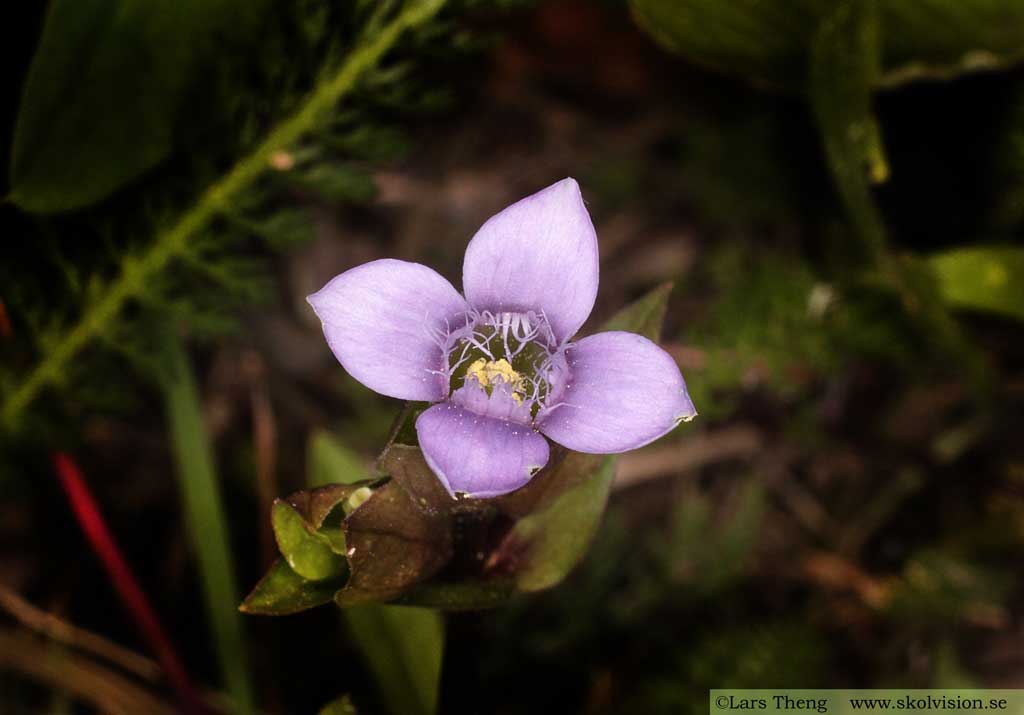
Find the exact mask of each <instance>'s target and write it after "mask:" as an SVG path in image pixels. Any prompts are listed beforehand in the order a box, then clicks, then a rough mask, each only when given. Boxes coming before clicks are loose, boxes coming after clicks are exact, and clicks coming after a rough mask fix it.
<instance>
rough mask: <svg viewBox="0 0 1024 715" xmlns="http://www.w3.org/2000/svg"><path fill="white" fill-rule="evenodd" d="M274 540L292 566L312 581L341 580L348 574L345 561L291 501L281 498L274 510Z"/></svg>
mask: <svg viewBox="0 0 1024 715" xmlns="http://www.w3.org/2000/svg"><path fill="white" fill-rule="evenodd" d="M271 523H272V524H273V526H274V537H275V538H276V539H277V546H278V548H279V549H280V550H281V555H282V556H284V558H285V560H286V561H287V562H288V565H289V566H291V568H292V570H293V571H295V573H297V574H299V575H300V576H302V577H303V578H307V579H309V580H311V581H323V580H325V579H331V578H338V577H340V576H341V575H343V574H344V573H345V559H344V557H342V556H339V555H338V554H336V553H335V552H334V550H333V549H332V548H331V543H330V541H329V540H328V539H327V537H326V536H323V535H321V534H318V533H317V532H316V531H315V530H313V529H312V528H311V527H310V526H309V525H308V524H307V523H306V521H305V520H304V519H303V518H302V517H301V516H300V515H299V512H297V511H296V510H295V509H294V507H292V506H291V504H289V503H288V502H285V501H282V500H280V499H277V500H275V501H274V506H273V509H272V510H271Z"/></svg>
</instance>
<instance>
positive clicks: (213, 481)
mask: <svg viewBox="0 0 1024 715" xmlns="http://www.w3.org/2000/svg"><path fill="white" fill-rule="evenodd" d="M164 358H165V359H166V362H167V367H168V370H167V375H166V376H165V377H164V381H163V390H164V401H165V404H166V409H167V420H168V423H169V426H170V431H171V441H172V446H173V450H174V458H175V462H176V464H177V468H178V485H179V488H180V490H181V500H182V504H183V506H184V509H185V517H186V522H187V526H188V531H189V534H190V537H191V540H192V546H193V548H194V549H195V553H196V556H197V557H198V560H199V571H200V577H201V580H202V584H203V595H204V597H205V600H206V611H207V618H208V619H209V622H210V628H211V630H212V632H213V638H214V645H215V647H216V651H217V657H218V659H219V661H220V669H221V676H222V678H223V679H224V685H225V687H226V689H227V691H228V695H229V696H230V697H231V700H232V702H233V705H234V712H235V713H238V715H249V713H252V712H254V704H255V701H254V697H253V688H252V679H251V677H250V673H249V664H248V657H247V654H246V651H245V645H244V640H243V634H242V620H241V616H240V614H239V613H238V611H237V610H236V604H237V603H238V589H237V588H236V586H235V577H234V563H233V562H232V559H231V551H230V547H229V544H228V530H227V525H226V523H225V521H226V520H225V517H224V508H223V505H222V503H221V498H220V491H219V488H218V484H217V476H216V473H215V471H214V467H213V454H212V451H211V449H210V443H209V441H208V440H207V436H206V428H205V425H204V424H203V415H202V411H201V409H200V404H199V391H198V389H197V388H196V382H195V378H194V376H193V375H192V369H191V366H190V365H189V363H188V357H187V355H186V354H185V350H184V348H183V347H182V345H181V342H180V340H179V339H178V338H177V337H176V336H174V335H170V334H169V335H168V336H167V339H166V340H165V342H164Z"/></svg>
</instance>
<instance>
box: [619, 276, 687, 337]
mask: <svg viewBox="0 0 1024 715" xmlns="http://www.w3.org/2000/svg"><path fill="white" fill-rule="evenodd" d="M671 293H672V284H671V283H662V284H661V285H660V286H658V287H657V288H655V289H654V290H652V291H651V292H649V293H648V294H647V295H645V296H644V297H643V298H640V299H639V300H636V301H634V302H632V303H630V304H629V305H627V306H626V307H625V308H623V309H622V310H620V311H619V312H618V313H616V314H615V315H613V316H612V317H611V318H610V319H609V320H608V322H606V323H605V324H604V325H603V326H601V332H604V331H608V330H626V331H628V332H631V333H639V334H640V335H643V336H644V337H645V338H649V339H650V340H653V341H655V342H657V341H658V339H659V338H660V337H661V324H662V323H663V322H664V321H665V310H666V309H667V308H668V297H669V295H670V294H671Z"/></svg>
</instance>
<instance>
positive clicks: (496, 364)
mask: <svg viewBox="0 0 1024 715" xmlns="http://www.w3.org/2000/svg"><path fill="white" fill-rule="evenodd" d="M470 378H476V379H477V381H478V382H479V383H480V386H481V387H483V388H485V389H486V388H491V390H490V392H491V393H493V391H494V387H495V386H496V384H497V383H498V382H504V383H505V384H506V385H508V386H509V387H510V388H512V399H513V400H515V402H516V404H517V405H521V404H523V398H524V396H525V394H526V378H524V377H523V376H522V375H520V374H519V373H518V372H516V371H515V370H513V369H512V364H511V363H510V362H509V361H508V360H506V359H505V358H501V359H500V360H490V361H489V360H487V358H479V359H477V360H476V362H474V363H473V364H472V365H470V366H469V369H468V370H466V379H467V380H468V379H470Z"/></svg>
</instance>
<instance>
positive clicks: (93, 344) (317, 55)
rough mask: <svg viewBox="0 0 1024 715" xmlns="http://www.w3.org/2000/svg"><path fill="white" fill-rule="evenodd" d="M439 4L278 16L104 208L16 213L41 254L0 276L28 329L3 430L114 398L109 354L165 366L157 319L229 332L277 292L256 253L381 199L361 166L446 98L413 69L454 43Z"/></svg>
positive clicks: (203, 84) (210, 76)
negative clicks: (149, 164) (325, 209)
mask: <svg viewBox="0 0 1024 715" xmlns="http://www.w3.org/2000/svg"><path fill="white" fill-rule="evenodd" d="M443 5H444V0H409V1H408V2H405V3H402V2H396V1H394V0H388V1H386V2H366V1H361V2H356V3H346V4H341V5H338V4H335V3H327V2H322V1H320V0H303V1H302V2H298V3H289V4H287V5H286V6H281V7H275V8H274V9H273V11H272V13H271V15H272V16H271V17H269V18H268V19H267V23H266V25H267V26H266V28H265V29H266V30H267V32H266V37H265V42H264V43H263V46H262V47H261V59H260V60H259V61H251V58H249V59H245V58H240V59H236V60H227V61H224V62H221V63H220V64H218V65H217V66H216V67H213V68H211V70H210V72H209V73H207V75H206V76H204V77H203V78H202V80H201V81H200V82H198V83H197V85H196V86H195V87H194V88H193V89H192V90H191V91H192V95H191V96H190V101H189V103H188V104H189V105H190V106H192V107H194V113H195V115H196V116H195V117H194V118H193V121H190V122H185V123H183V126H184V127H186V129H183V130H182V131H181V134H182V136H180V137H179V142H180V145H181V146H182V147H183V150H182V151H180V152H179V153H178V154H177V155H176V156H175V157H173V158H172V159H170V160H169V161H168V162H166V163H165V164H164V165H162V166H161V167H160V168H159V169H158V170H157V171H155V172H152V173H151V174H150V175H149V176H146V177H143V178H142V179H141V180H139V181H137V182H136V183H135V184H134V185H132V186H129V187H128V188H126V189H123V190H122V191H120V192H119V193H117V194H115V195H114V196H113V197H111V198H110V199H107V200H106V201H104V202H103V203H101V204H98V205H95V206H92V207H90V208H87V209H85V210H83V211H79V212H76V213H73V214H70V215H65V216H57V217H52V218H45V219H28V218H24V217H23V218H22V219H21V222H22V223H23V225H24V228H25V231H26V232H27V233H29V234H30V235H32V237H33V241H32V245H31V246H26V247H25V248H24V249H23V254H24V255H22V256H19V257H18V260H16V261H14V262H5V266H4V268H2V269H0V272H2V273H3V279H4V280H3V285H4V295H3V298H4V302H5V306H6V308H7V310H8V312H9V313H10V314H11V316H12V319H13V323H14V326H15V335H16V336H17V340H16V342H15V345H14V348H15V349H14V350H12V351H11V353H10V355H11V359H10V360H9V361H8V362H7V363H6V364H5V365H4V366H3V368H2V369H0V424H2V427H3V431H4V432H5V433H7V434H8V435H19V436H22V437H23V436H26V435H30V434H31V433H33V432H36V431H37V430H35V429H29V428H30V427H33V426H34V427H41V426H43V425H45V424H46V420H47V417H46V415H45V414H44V413H46V412H47V411H48V410H47V409H39V406H40V405H41V404H43V403H44V402H45V401H43V400H41V399H40V398H41V397H42V396H43V395H44V394H47V393H55V392H56V391H58V390H68V389H70V390H71V391H72V392H73V394H74V397H75V398H76V399H78V400H87V401H89V400H92V399H95V398H96V396H97V395H102V394H108V395H112V394H113V393H114V392H116V391H115V390H113V389H112V386H111V385H109V384H108V385H104V386H99V387H100V389H99V390H97V389H96V388H97V385H96V382H97V379H96V378H97V376H98V375H99V374H101V373H100V372H99V371H98V370H96V369H94V368H96V367H97V366H99V365H101V364H102V362H100V361H102V360H104V359H105V358H103V357H102V356H103V355H111V354H112V355H116V356H118V357H117V359H119V360H120V359H123V358H124V357H127V358H128V360H129V362H131V363H132V364H134V365H136V366H137V367H141V368H142V369H143V370H147V369H159V366H158V365H156V364H155V363H154V361H153V359H152V358H150V357H149V356H151V355H153V354H154V351H153V350H152V349H151V345H152V343H151V341H150V334H151V332H152V331H150V330H149V329H148V328H149V327H150V326H153V325H157V324H163V323H166V322H167V321H172V322H174V323H176V324H182V325H185V326H187V327H188V329H189V331H190V332H191V333H193V334H208V333H219V332H222V331H224V330H228V329H231V328H232V326H233V325H234V324H235V321H234V319H233V314H234V311H235V309H236V308H237V307H238V306H239V305H245V304H251V303H253V302H254V301H259V300H262V299H265V298H266V297H267V296H268V295H269V294H270V293H271V291H272V285H273V284H272V282H271V281H270V279H269V276H268V274H267V272H266V266H265V263H266V261H264V260H262V259H261V256H264V255H268V254H270V253H271V252H272V251H274V250H280V249H283V248H287V247H289V246H291V245H293V244H295V243H297V242H300V241H302V240H304V239H305V238H307V237H309V236H311V235H312V227H311V225H310V222H309V219H308V217H307V215H306V212H305V211H304V210H303V209H302V205H303V203H309V202H317V203H328V204H332V205H336V204H344V203H360V202H365V201H366V200H368V199H369V198H371V197H372V196H373V193H374V187H373V183H372V181H371V179H370V177H369V174H368V172H367V168H368V167H369V166H370V165H372V163H374V162H379V161H381V160H387V159H391V158H394V157H395V156H396V155H398V154H400V153H401V152H402V151H404V149H405V147H406V146H407V144H408V142H407V140H406V139H405V136H404V134H403V133H402V131H401V128H400V126H401V118H402V117H403V116H409V115H410V114H414V115H415V114H418V113H421V112H422V111H425V110H430V109H432V108H436V107H437V106H438V105H439V104H440V103H443V101H444V99H445V94H444V90H443V88H442V89H441V90H438V89H437V88H436V86H435V85H427V84H426V83H425V82H424V81H423V79H422V78H421V77H420V76H419V75H418V74H417V63H416V60H417V58H421V57H424V56H426V57H429V56H431V55H435V56H436V55H438V54H439V52H438V50H437V48H438V47H447V46H448V45H450V44H451V42H452V38H453V37H459V36H460V32H461V30H459V28H458V26H457V25H456V24H455V23H454V22H453V21H452V20H451V19H447V18H444V17H441V18H439V17H438V13H439V11H440V10H441V8H442V6H443ZM456 44H458V43H456ZM399 46H401V48H400V50H396V48H398V47H399ZM195 187H203V188H202V189H201V190H200V191H199V192H198V193H197V192H196V190H195ZM296 197H298V199H299V200H298V201H296V200H295V199H296ZM103 374H107V375H109V374H110V373H103ZM109 382H112V383H117V382H118V381H117V380H110V381H109ZM101 403H102V401H101ZM49 411H51V412H52V411H53V410H52V409H50V410H49Z"/></svg>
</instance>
